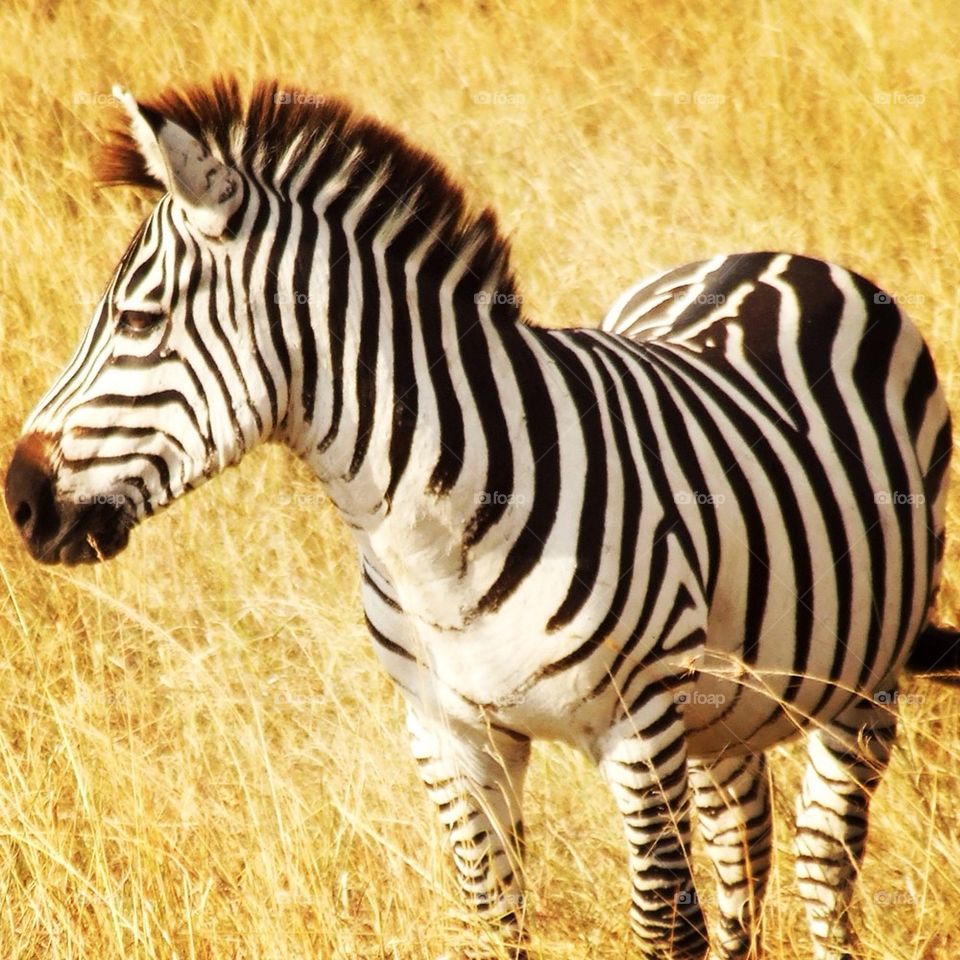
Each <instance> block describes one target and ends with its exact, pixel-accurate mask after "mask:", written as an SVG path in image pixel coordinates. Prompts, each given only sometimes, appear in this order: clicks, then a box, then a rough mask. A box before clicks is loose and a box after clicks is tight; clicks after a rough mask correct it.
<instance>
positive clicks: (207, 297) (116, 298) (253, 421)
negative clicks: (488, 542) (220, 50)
mask: <svg viewBox="0 0 960 960" xmlns="http://www.w3.org/2000/svg"><path fill="white" fill-rule="evenodd" d="M114 92H115V95H116V96H117V97H118V98H119V100H120V102H121V104H122V105H123V107H124V109H125V111H126V112H127V114H128V115H129V133H128V134H125V135H122V136H124V137H125V141H126V144H125V149H126V150H127V154H126V157H125V160H124V163H125V164H126V166H127V169H126V171H125V172H124V171H122V170H121V171H119V172H115V176H114V180H115V181H116V182H135V183H137V182H139V183H144V184H146V183H148V182H149V183H151V184H152V185H154V186H158V187H161V188H162V189H163V190H164V193H163V196H162V198H161V199H160V200H159V202H158V203H157V204H156V206H155V208H154V209H153V210H152V212H151V213H150V215H149V216H148V217H147V219H146V221H145V222H144V223H143V225H142V226H141V228H140V229H139V230H138V231H137V233H136V234H135V236H134V237H133V240H132V241H131V243H130V245H129V247H128V249H127V251H126V253H125V254H124V256H123V258H122V259H121V261H120V263H119V265H118V266H117V268H116V271H115V272H114V275H113V278H112V279H111V281H110V283H109V285H108V287H107V289H106V292H105V293H104V295H103V297H102V299H101V300H100V302H99V304H98V305H97V307H96V310H95V312H94V315H93V318H92V320H91V322H90V325H89V327H88V328H87V331H86V333H85V335H84V337H83V339H82V342H81V344H80V346H79V348H78V349H77V351H76V353H75V355H74V357H73V359H72V360H71V361H70V363H69V364H68V365H67V367H66V368H65V369H64V370H63V372H62V373H61V374H60V376H59V377H58V378H57V380H56V382H55V383H54V384H53V386H52V387H51V388H50V390H49V391H48V392H47V394H46V395H45V396H44V398H43V399H42V400H41V401H40V403H39V404H38V405H37V407H36V408H35V410H34V411H33V412H32V413H31V414H30V416H29V417H28V418H27V421H26V425H25V427H24V435H23V436H22V437H21V439H20V441H19V443H18V445H17V447H16V451H15V453H14V456H13V460H12V462H11V464H10V467H9V470H8V472H7V477H6V488H5V493H6V502H7V508H8V510H9V512H10V515H11V517H12V518H13V520H14V523H15V524H16V526H17V527H18V528H19V531H20V533H21V536H22V537H23V540H24V542H25V544H26V546H27V547H28V549H29V551H30V553H31V554H32V555H33V556H34V557H35V558H37V559H38V560H42V561H45V562H49V563H56V562H64V563H78V562H84V561H94V560H97V559H99V558H105V557H109V556H112V555H114V554H116V553H117V552H118V551H119V550H121V549H122V548H123V547H124V546H125V545H126V542H127V538H128V535H129V531H130V529H131V527H133V526H134V525H135V524H136V523H137V522H138V521H139V520H141V519H142V518H143V517H144V516H146V515H149V514H151V513H152V512H153V511H154V510H156V509H157V508H158V507H161V506H163V505H164V504H166V503H168V502H169V501H171V500H172V499H173V498H175V497H177V496H178V495H180V494H181V493H183V492H185V491H187V490H189V489H191V488H192V487H194V486H196V485H197V484H199V483H200V482H202V481H203V480H204V479H206V478H208V477H210V476H212V475H213V474H215V473H217V472H219V471H220V470H221V469H223V468H224V467H225V466H226V465H228V464H230V463H233V462H235V461H236V460H238V459H239V458H240V456H241V455H242V453H243V452H244V451H245V450H246V449H247V448H249V447H250V446H251V445H252V444H253V443H255V442H256V441H257V440H258V439H260V438H261V436H262V434H263V433H264V431H265V430H266V429H269V425H265V424H264V422H263V419H262V417H261V414H260V412H259V409H258V406H259V404H260V403H261V402H262V401H263V399H264V394H265V385H264V384H263V382H262V380H261V381H257V379H256V377H250V376H246V377H244V378H241V377H240V375H239V373H238V372H237V371H239V370H240V369H244V370H246V371H249V370H251V369H253V370H255V369H256V365H255V364H254V363H252V362H251V354H252V351H253V345H252V343H251V342H250V341H251V334H250V333H249V330H246V329H244V327H243V326H242V325H241V324H239V323H237V322H235V320H236V317H237V316H239V315H240V314H239V313H238V311H237V309H236V306H237V305H236V298H237V297H238V296H239V294H238V293H237V291H236V289H235V288H234V285H233V280H234V273H235V271H234V270H233V268H232V266H231V264H230V258H231V256H232V255H235V250H234V249H233V244H234V243H235V241H236V238H235V237H234V236H233V234H234V231H235V230H236V226H237V223H238V221H239V220H240V219H242V215H243V208H244V206H245V198H246V197H247V194H248V191H249V189H250V186H249V183H248V182H247V180H246V178H245V177H244V175H243V174H241V173H240V172H239V171H238V169H236V168H235V167H234V166H233V165H232V164H231V162H230V161H229V159H227V158H226V157H225V156H224V154H225V152H226V151H225V150H224V151H218V150H217V149H216V145H215V144H213V143H210V142H202V141H201V140H200V139H198V138H197V137H195V136H193V135H192V134H191V133H189V132H187V130H186V129H185V128H184V127H183V126H181V125H180V124H178V123H176V122H174V121H173V120H172V119H170V118H169V117H167V116H165V115H164V114H163V112H161V110H159V109H154V108H148V107H146V106H142V105H139V104H138V103H137V102H136V101H135V100H134V99H133V97H131V96H130V94H128V93H124V92H122V91H120V90H118V89H117V90H115V91H114ZM217 153H220V156H217V155H216V154H217ZM115 159H116V158H115ZM136 162H139V163H140V164H141V167H140V169H139V170H136V169H134V168H133V166H131V165H132V164H135V163H136ZM231 298H233V299H231ZM228 318H233V319H232V320H228Z"/></svg>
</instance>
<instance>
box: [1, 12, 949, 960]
mask: <svg viewBox="0 0 960 960" xmlns="http://www.w3.org/2000/svg"><path fill="white" fill-rule="evenodd" d="M700 6H701V5H694V4H687V3H683V2H680V0H664V2H660V3H655V4H643V3H639V2H636V3H634V2H628V0H613V2H610V3H606V4H602V3H600V2H598V0H593V2H591V3H584V2H581V0H565V2H560V0H557V2H536V0H520V2H518V3H515V4H508V3H507V2H506V0H502V2H501V0H477V2H474V3H456V2H452V0H451V2H449V3H445V4H435V3H430V2H427V0H421V2H419V3H415V4H412V3H411V4H408V3H403V2H401V0H391V2H383V3H379V4H366V3H361V2H360V0H351V2H349V3H343V2H337V3H334V2H330V0H323V2H322V3H316V4H315V3H300V4H296V3H289V2H285V3H280V2H277V0H263V2H258V3H256V4H252V3H251V4H237V3H233V2H226V0H210V2H208V3H206V4H203V5H201V6H199V7H198V6H196V5H195V4H192V3H186V2H183V0H166V2H164V3H159V2H154V0H133V2H131V3H129V4H119V3H116V2H108V0H90V2H86V3H80V2H79V0H77V2H71V0H63V2H58V0H6V2H5V3H4V5H3V7H2V10H0V36H2V37H3V38H4V43H3V46H2V51H0V81H2V82H0V168H2V175H0V183H2V184H3V192H2V200H0V298H2V300H0V339H2V344H3V357H4V376H3V378H2V381H0V400H2V402H0V436H2V438H3V440H2V442H0V448H2V449H0V456H2V457H3V458H4V459H5V458H6V457H8V456H9V453H10V450H11V448H12V444H13V441H14V438H15V436H16V434H17V432H18V429H19V423H20V421H21V419H22V417H23V416H24V414H25V413H26V411H27V409H28V408H29V407H30V406H31V405H32V404H33V402H34V401H35V399H36V398H37V397H38V396H39V393H40V391H41V390H42V389H43V388H44V387H45V386H46V385H47V384H48V383H49V382H50V380H51V378H52V376H53V375H54V373H55V371H56V370H58V369H59V367H60V366H61V365H62V364H63V362H64V361H65V360H66V359H67V356H68V354H69V353H70V351H71V349H72V347H73V344H74V343H75V342H76V341H77V338H78V336H79V333H80V330H81V327H82V325H83V324H84V322H85V318H86V316H87V315H88V314H89V311H90V305H91V303H92V301H94V300H95V299H96V297H97V295H98V291H99V289H100V286H101V285H102V284H103V283H104V281H105V280H106V279H107V277H108V275H109V272H110V270H111V269H112V267H113V264H114V263H115V262H116V260H117V258H118V256H119V254H120V252H121V251H122V249H123V247H124V245H125V243H126V241H127V238H128V236H129V235H130V233H131V232H132V230H133V228H134V225H135V223H136V222H137V220H138V217H139V216H140V215H141V214H142V212H143V210H144V206H143V201H142V200H138V199H137V198H136V197H134V196H132V195H131V194H129V193H125V192H123V191H111V192H103V191H98V190H97V189H95V188H94V187H93V186H92V184H91V182H90V178H89V169H90V158H91V155H92V150H93V145H94V142H95V139H96V136H97V131H98V130H99V129H100V128H101V127H102V125H103V124H104V123H105V122H108V121H109V120H110V119H111V114H110V110H109V108H108V106H107V105H105V103H103V101H104V100H105V98H106V97H105V95H106V92H107V91H108V90H109V89H110V84H111V83H113V82H115V81H118V80H119V81H122V82H124V83H127V84H129V85H130V86H131V87H132V88H133V89H134V90H135V91H141V92H152V91H155V90H156V89H158V88H159V87H161V86H163V85H165V84H167V83H168V82H170V81H171V80H203V79H206V78H208V77H209V76H211V75H212V74H214V73H216V72H219V71H230V72H236V73H237V74H238V75H239V76H240V77H241V79H242V80H243V81H249V80H252V79H253V78H255V77H259V76H269V75H277V76H280V77H282V78H285V79H287V80H289V81H290V82H296V83H299V84H301V85H303V86H305V87H308V88H312V89H317V90H323V91H333V92H338V93H340V94H342V95H345V96H347V97H348V98H350V99H351V100H353V101H354V102H355V103H357V104H358V105H360V106H362V107H363V108H364V109H365V110H367V111H369V112H372V113H374V114H376V115H377V116H379V117H381V118H382V119H385V120H387V121H389V122H391V123H393V124H395V125H396V126H398V127H400V128H401V129H402V130H403V131H405V132H406V133H407V134H408V135H410V136H411V137H412V138H413V139H415V140H416V141H417V142H419V143H421V144H422V145H423V146H424V147H426V148H428V149H430V150H432V151H434V152H435V153H436V154H438V155H439V156H441V157H442V158H444V159H445V160H446V161H448V163H449V165H450V167H451V169H452V171H453V172H454V174H455V175H456V176H457V177H458V178H460V179H462V180H463V181H464V182H465V183H466V184H467V185H468V187H469V189H470V191H471V193H472V195H473V196H474V197H475V198H476V200H477V201H478V203H484V202H489V203H491V204H493V205H494V206H495V207H496V208H497V209H498V210H499V211H500V212H501V215H502V219H503V222H504V224H505V226H506V228H507V229H508V230H509V232H510V233H511V234H512V235H513V237H514V238H515V254H516V255H515V266H516V268H517V271H518V273H519V276H520V279H521V287H522V289H523V292H524V296H525V303H526V306H527V309H528V312H529V314H530V316H531V317H532V318H534V319H536V320H538V321H541V322H553V323H559V324H570V323H584V324H595V323H596V322H598V321H599V318H600V317H601V315H602V313H603V311H604V309H605V308H606V306H607V305H608V304H609V302H610V301H611V300H612V299H613V297H614V295H615V294H616V293H617V292H619V291H620V290H621V289H622V288H623V287H624V286H625V285H626V284H627V283H629V282H630V281H632V280H634V279H636V278H637V277H639V276H640V275H642V274H645V273H647V272H648V271H650V270H653V269H655V268H657V267H660V266H665V265H669V264H673V263H678V262H682V261H685V260H690V259H694V258H696V257H699V256H702V255H705V254H710V253H713V252H716V251H718V250H741V249H761V248H783V249H793V250H797V251H802V252H807V253H812V254H815V255H820V256H825V257H829V258H831V259H836V260H838V261H840V262H843V263H845V264H847V265H849V266H851V267H853V268H855V269H859V270H860V271H862V272H864V273H866V274H867V275H869V276H871V277H872V278H874V279H876V280H877V281H879V282H880V283H881V284H883V285H885V286H886V287H888V288H889V289H891V290H893V291H895V292H896V293H897V294H898V295H900V296H902V297H904V298H909V299H908V300H907V302H908V303H909V304H910V310H911V312H912V314H913V315H914V316H915V317H916V319H917V320H918V322H919V324H920V325H921V327H922V328H923V329H924V330H925V331H926V332H927V334H928V335H929V337H930V339H931V341H932V343H933V347H934V352H935V354H936V358H937V360H938V364H939V368H940V371H941V374H942V376H943V378H944V380H945V383H946V385H947V389H948V392H949V396H950V399H951V401H952V403H953V408H954V410H955V411H957V410H960V394H958V391H960V383H958V380H957V377H956V371H957V370H958V368H960V365H958V359H957V352H956V344H957V342H958V335H960V327H958V324H957V319H956V317H957V289H958V280H960V275H958V267H957V263H958V254H960V240H958V237H960V227H958V223H960V221H958V218H957V210H958V209H960V205H958V185H960V182H958V172H957V169H958V168H957V163H956V157H957V156H958V154H960V149H958V148H960V138H958V130H960V127H958V123H957V119H956V116H957V114H956V92H957V90H958V88H960V62H958V60H957V58H956V50H957V49H958V48H960V21H957V19H956V17H955V16H954V11H953V9H952V8H951V6H950V4H949V3H948V2H947V0H917V2H916V3H913V4H910V5H905V4H897V3H894V2H892V0H887V2H883V3H870V2H867V0H853V2H852V3H850V4H846V5H845V6H844V8H843V10H842V12H839V10H840V8H839V7H836V5H833V4H830V3H828V2H826V0H808V2H807V3H806V4H804V5H803V7H802V14H801V15H799V16H798V13H799V12H800V9H801V8H798V7H797V5H795V4H792V3H786V2H784V0H759V2H747V3H735V2H732V0H719V2H717V3H713V4H711V5H709V10H710V12H709V13H708V14H707V13H702V12H701V11H700V10H699V7H700ZM702 6H704V7H706V5H702ZM291 494H296V496H294V497H291ZM958 519H960V518H958V516H957V501H956V498H954V500H953V501H952V508H951V513H950V526H951V530H952V533H953V538H952V546H951V548H950V553H949V562H948V566H947V572H946V584H945V589H944V593H943V605H944V614H945V616H947V617H948V618H952V619H954V620H956V618H957V611H958V609H960V603H958V599H960V563H958V559H960V558H958V550H960V529H958V527H960V524H958ZM0 530H2V538H0V572H2V575H3V578H4V584H5V588H4V590H3V591H2V593H0V596H2V601H0V707H2V709H0V904H2V906H0V956H3V957H5V958H40V957H42V958H80V957H102V958H114V957H117V958H119V957H123V958H144V960H146V958H173V957H179V958H211V960H212V958H216V960H221V958H224V960H225V958H249V960H280V958H284V960H298V958H306V957H321V958H328V957H330V958H356V957H363V958H374V957H388V958H393V957H403V958H408V957H409V958H432V957H436V956H438V955H440V954H442V953H445V952H449V953H455V952H456V950H457V948H458V945H461V944H462V943H463V942H464V941H465V940H466V939H469V935H468V934H464V933H462V932H461V928H460V926H459V924H458V922H457V919H456V918H457V916H458V908H457V905H456V899H455V897H454V895H453V885H452V883H451V879H450V875H449V873H448V871H447V868H446V864H445V861H444V859H443V857H442V855H441V853H440V852H439V850H438V847H439V845H438V832H437V830H436V828H435V827H434V822H433V817H432V814H431V811H430V810H429V808H428V805H427V802H426V799H425V798H423V797H422V796H421V793H420V790H419V787H418V785H417V783H416V782H415V775H414V771H413V765H412V763H410V762H408V760H407V754H406V746H405V743H404V739H403V736H402V732H401V726H402V724H401V719H402V709H401V703H400V700H399V697H398V695H397V694H396V693H395V692H394V691H393V690H392V689H391V688H390V686H389V684H388V682H387V681H386V679H385V678H384V677H383V675H382V674H381V673H380V671H379V670H378V668H377V666H376V664H375V662H374V659H373V655H372V652H371V650H370V648H369V646H368V644H367V642H366V640H365V638H364V635H363V630H362V628H361V626H360V621H359V609H358V604H357V587H356V584H357V574H356V570H355V566H354V562H353V557H352V553H351V550H350V548H349V547H348V544H347V540H346V538H345V535H344V532H343V530H342V529H341V527H340V525H339V524H338V522H337V520H336V518H335V516H334V515H333V513H332V511H331V508H330V506H329V504H327V503H326V502H325V501H324V500H323V498H322V496H321V495H320V494H319V492H318V489H317V488H316V487H314V486H312V485H311V484H310V482H309V479H308V477H307V476H306V473H305V471H304V470H303V469H302V468H301V467H300V466H299V465H298V464H297V463H294V462H293V461H292V459H291V458H290V457H289V456H287V455H286V454H285V453H284V452H283V451H280V450H276V449H273V450H267V451H262V452H260V454H259V455H255V456H251V457H250V458H249V460H248V461H247V462H245V463H244V464H243V466H242V467H241V468H240V469H239V470H237V471H234V472H232V473H231V474H230V475H229V476H226V477H224V478H222V479H221V480H220V481H218V482H217V483H215V484H213V485H211V486H209V487H207V488H205V489H204V490H202V491H200V492H198V493H197V494H195V495H193V496H192V497H189V498H187V500H186V501H184V502H183V503H181V504H178V505H177V506H176V507H175V508H173V509H172V510H170V511H169V513H168V514H167V515H166V516H164V517H162V518H160V519H157V520H155V521H153V522H151V523H149V524H147V525H146V526H145V527H144V528H143V529H142V530H140V531H138V533H137V535H136V536H135V538H134V542H133V544H132V545H131V547H130V548H129V549H128V550H127V552H126V553H125V554H124V555H123V556H122V557H120V558H119V559H118V560H116V561H115V562H113V563H111V564H109V565H107V566H105V567H103V568H102V569H90V570H80V571H61V570H46V569H40V568H38V567H36V566H34V565H32V564H31V563H30V562H28V560H27V558H26V555H25V553H24V552H23V551H22V550H21V549H20V547H19V545H18V543H17V542H16V537H15V535H14V533H13V530H12V528H11V527H10V526H9V525H7V524H0ZM910 692H911V693H912V694H913V695H914V698H913V700H912V701H911V702H908V703H907V704H906V705H905V707H904V715H905V716H904V722H903V734H902V737H901V741H900V747H899V749H898V750H897V752H896V755H895V759H894V762H893V765H892V769H891V771H890V774H889V776H888V777H887V778H886V780H885V782H884V785H883V786H882V788H881V790H880V792H879V794H878V796H877V800H876V803H875V809H874V816H873V834H872V843H871V846H870V851H869V854H868V860H867V863H866V867H865V869H864V876H863V879H862V886H861V896H860V899H859V906H858V908H857V914H858V917H859V926H860V929H861V931H862V934H863V939H864V956H865V957H867V958H870V960H906V958H921V957H922V958H952V957H955V956H957V955H958V954H960V932H958V930H957V926H958V923H957V918H958V917H960V857H958V856H957V853H958V850H960V839H958V837H960V827H958V823H960V800H958V797H957V773H956V771H957V766H958V764H957V760H958V757H957V752H958V745H960V710H958V703H957V700H956V695H955V694H951V693H949V692H946V691H943V690H940V689H937V688H934V687H933V686H931V685H926V684H917V685H915V686H914V687H912V688H911V689H910ZM800 760H801V755H800V753H799V751H798V750H797V749H796V747H789V748H786V749H783V750H781V751H778V756H777V758H776V764H775V767H776V775H777V779H778V782H779V783H780V785H781V787H782V788H783V789H781V790H780V792H779V794H778V801H777V807H778V811H779V813H780V814H781V819H780V822H779V824H778V828H777V830H778V832H777V838H778V848H779V849H780V851H781V856H780V858H779V867H778V873H777V875H776V877H775V880H774V882H773V885H772V889H771V894H770V897H769V901H768V909H767V929H768V937H769V939H770V942H771V953H770V955H771V956H776V957H783V958H793V957H804V956H808V955H809V946H808V943H807V939H806V934H805V932H804V930H803V925H802V917H801V912H800V905H799V902H798V899H797V896H796V894H795V891H794V887H793V885H792V883H791V879H790V875H789V871H790V856H789V832H788V828H787V824H786V816H787V815H788V814H789V811H790V809H791V807H792V792H791V790H792V786H793V785H794V784H795V783H796V780H797V776H798V770H799V763H800ZM527 806H528V811H529V815H528V817H529V834H530V837H531V862H530V869H529V875H530V883H531V887H532V893H533V896H532V904H533V908H534V911H535V913H536V917H537V933H536V943H535V949H534V954H533V955H534V957H537V958H539V957H543V958H547V957H549V958H561V960H562V958H571V960H572V958H580V957H584V956H591V957H596V958H598V960H613V958H619V957H629V956H634V955H635V952H634V949H633V946H632V944H631V941H630V938H629V936H628V933H627V928H626V920H625V903H626V877H625V871H624V870H623V866H622V862H623V859H624V854H623V851H622V849H621V843H620V827H619V824H618V822H617V819H616V817H615V815H614V813H613V808H612V803H611V802H610V801H609V800H608V798H607V797H606V795H605V793H604V791H603V789H602V788H601V787H600V785H599V784H598V782H597V778H596V776H595V774H594V772H593V770H592V769H591V768H590V766H589V764H587V763H586V762H585V761H584V760H582V759H581V758H580V757H578V756H575V755H574V754H572V753H571V752H569V751H567V750H564V749H561V748H558V747H554V746H549V745H544V746H541V747H539V748H538V750H537V753H536V760H535V763H534V767H533V769H532V771H531V775H530V779H529V797H528V804H527Z"/></svg>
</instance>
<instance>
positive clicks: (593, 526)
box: [540, 331, 607, 631]
mask: <svg viewBox="0 0 960 960" xmlns="http://www.w3.org/2000/svg"><path fill="white" fill-rule="evenodd" d="M593 336H594V335H593V333H592V332H587V334H586V337H587V338H588V339H584V338H583V337H584V335H583V332H582V331H566V332H565V331H545V335H544V336H543V337H541V340H540V342H541V345H542V346H543V347H544V349H545V350H546V351H547V354H548V355H549V357H550V358H551V360H552V361H553V363H554V364H555V365H556V367H557V369H558V370H559V371H560V374H561V376H562V377H563V380H564V382H565V383H566V385H567V390H568V391H569V396H570V399H572V400H573V404H574V407H575V408H576V411H577V419H578V422H579V424H580V432H581V435H582V438H583V450H584V455H585V458H586V470H587V475H586V479H585V480H584V487H583V495H582V498H581V502H580V524H579V529H578V532H577V565H576V568H575V569H574V572H573V577H572V578H571V581H570V585H569V586H568V588H567V595H566V596H565V597H564V599H563V602H562V603H561V604H560V606H559V607H558V608H557V610H556V612H555V613H554V614H553V616H552V617H550V619H549V621H548V622H547V630H550V631H556V630H559V629H560V628H561V627H564V626H566V625H567V624H568V623H569V622H570V621H571V620H572V619H573V618H574V617H575V616H576V615H577V613H578V612H579V611H580V609H581V608H582V607H583V605H584V603H586V601H587V598H588V597H589V596H590V593H591V592H592V590H593V587H594V584H595V583H596V582H597V574H598V573H599V572H600V556H601V552H602V550H603V529H604V526H605V521H606V512H607V446H606V440H605V438H604V434H603V419H602V417H601V416H600V405H599V403H598V398H597V392H596V388H595V386H594V384H593V381H592V380H591V379H590V374H589V373H588V371H587V369H586V367H585V366H584V364H583V361H582V360H581V359H580V356H579V354H580V353H582V354H583V355H585V356H589V354H590V353H591V352H592V350H595V349H596V348H597V342H596V340H594V339H593ZM568 343H569V344H570V346H567V344H568ZM561 462H562V460H561Z"/></svg>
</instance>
